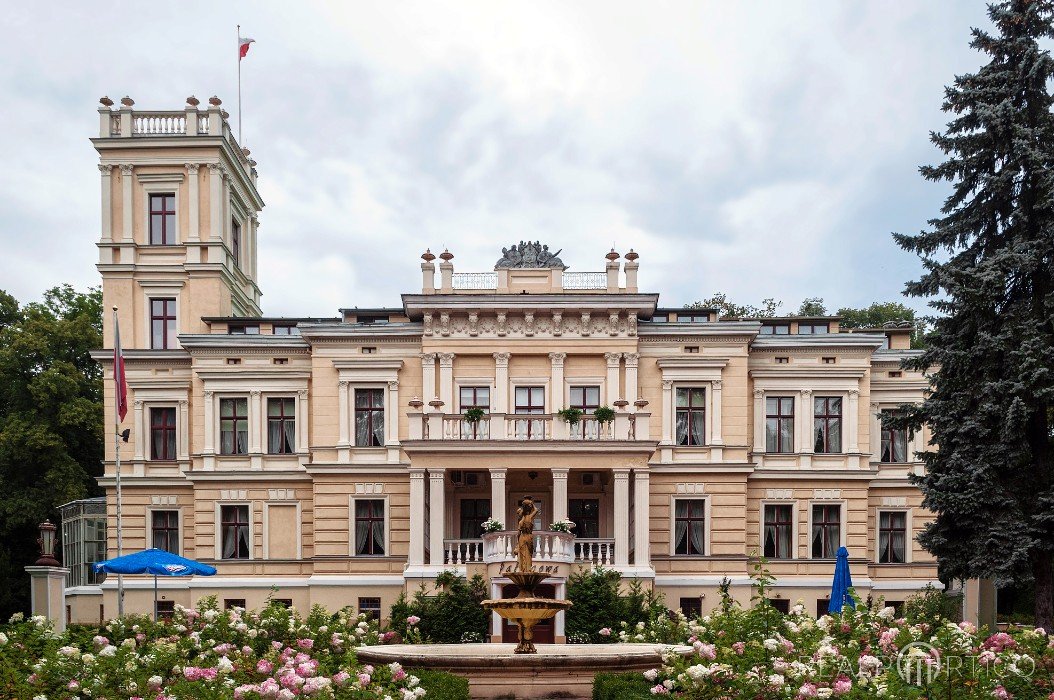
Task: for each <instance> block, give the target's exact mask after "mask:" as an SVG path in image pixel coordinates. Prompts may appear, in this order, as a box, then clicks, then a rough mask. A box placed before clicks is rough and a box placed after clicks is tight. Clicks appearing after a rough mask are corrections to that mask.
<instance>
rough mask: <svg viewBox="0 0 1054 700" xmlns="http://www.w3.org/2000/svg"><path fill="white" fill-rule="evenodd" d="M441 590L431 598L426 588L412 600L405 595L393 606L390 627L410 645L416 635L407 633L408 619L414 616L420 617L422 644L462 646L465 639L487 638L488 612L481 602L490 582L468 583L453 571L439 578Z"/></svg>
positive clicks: (477, 578) (475, 578)
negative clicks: (425, 642) (423, 642)
mask: <svg viewBox="0 0 1054 700" xmlns="http://www.w3.org/2000/svg"><path fill="white" fill-rule="evenodd" d="M436 585H437V586H439V587H441V590H440V591H439V592H437V593H436V594H435V595H428V594H427V592H426V590H425V587H424V586H423V585H422V586H421V588H420V589H419V590H418V591H417V592H416V593H414V596H413V599H412V600H407V599H406V596H405V595H400V596H399V599H398V600H396V601H395V603H394V604H393V605H392V610H391V627H392V629H393V630H394V631H396V632H398V633H399V635H400V636H401V637H402V638H403V639H404V640H405V641H407V642H410V641H414V640H415V638H416V635H415V634H414V633H413V631H412V630H408V626H407V624H406V618H408V617H409V616H411V615H415V616H417V617H419V618H421V621H420V623H418V625H417V630H418V631H419V632H420V638H421V640H423V641H427V642H433V643H437V644H459V643H461V642H462V641H464V640H466V639H475V640H478V641H484V640H486V639H487V622H488V620H489V619H490V615H489V613H488V612H487V611H486V610H485V609H484V608H483V606H482V605H481V603H482V602H483V601H484V600H485V599H486V597H487V582H486V581H484V579H483V577H482V576H480V575H478V574H477V575H476V576H473V577H472V578H471V579H469V580H467V581H466V580H465V577H464V576H458V575H457V574H454V573H453V572H450V571H444V572H442V573H441V574H440V575H439V576H437V577H436Z"/></svg>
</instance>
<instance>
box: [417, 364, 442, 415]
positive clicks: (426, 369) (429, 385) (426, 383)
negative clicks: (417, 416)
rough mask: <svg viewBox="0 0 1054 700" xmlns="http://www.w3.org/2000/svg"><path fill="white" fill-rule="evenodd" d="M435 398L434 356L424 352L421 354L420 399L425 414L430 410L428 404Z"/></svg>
mask: <svg viewBox="0 0 1054 700" xmlns="http://www.w3.org/2000/svg"><path fill="white" fill-rule="evenodd" d="M436 396H438V394H436V354H435V353H434V352H424V353H421V399H422V400H423V401H424V402H425V406H424V411H425V412H426V413H427V412H429V411H431V410H432V407H431V406H429V405H428V402H429V401H431V400H432V399H433V398H435V397H436Z"/></svg>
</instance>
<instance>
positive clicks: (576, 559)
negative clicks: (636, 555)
mask: <svg viewBox="0 0 1054 700" xmlns="http://www.w3.org/2000/svg"><path fill="white" fill-rule="evenodd" d="M517 536H518V533H517V532H516V531H515V530H504V531H502V532H491V533H487V534H486V535H483V537H482V539H480V538H477V539H457V540H444V541H443V550H444V551H443V563H444V564H449V565H455V566H464V565H466V564H502V563H505V562H514V561H516V538H517ZM534 560H535V561H536V562H538V563H540V564H585V565H589V566H612V565H613V564H614V563H615V540H614V539H612V538H606V537H605V538H588V539H587V538H577V537H575V536H574V535H570V534H568V533H565V532H550V531H548V530H545V531H538V532H535V533H534Z"/></svg>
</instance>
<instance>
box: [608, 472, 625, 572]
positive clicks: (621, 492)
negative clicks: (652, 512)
mask: <svg viewBox="0 0 1054 700" xmlns="http://www.w3.org/2000/svg"><path fill="white" fill-rule="evenodd" d="M611 472H612V474H613V475H614V477H615V493H614V499H615V506H614V508H615V512H614V516H615V517H614V523H615V566H628V565H629V469H621V468H619V469H612V470H611Z"/></svg>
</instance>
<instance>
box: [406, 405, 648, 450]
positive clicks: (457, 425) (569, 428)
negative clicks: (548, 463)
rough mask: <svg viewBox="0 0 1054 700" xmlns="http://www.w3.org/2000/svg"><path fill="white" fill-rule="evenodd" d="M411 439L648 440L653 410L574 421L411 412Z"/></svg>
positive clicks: (531, 416)
mask: <svg viewBox="0 0 1054 700" xmlns="http://www.w3.org/2000/svg"><path fill="white" fill-rule="evenodd" d="M408 417H409V419H410V439H411V440H454V441H474V442H478V441H492V440H515V441H524V442H527V441H531V442H533V441H551V440H567V441H572V442H584V443H589V442H612V441H647V440H648V439H649V436H650V423H651V414H650V413H626V412H620V413H616V414H615V420H613V421H611V422H609V423H601V422H599V421H597V420H596V419H595V418H591V417H583V418H582V420H580V421H579V422H578V423H577V424H575V425H570V424H568V423H567V422H566V421H564V420H562V419H561V418H560V417H559V416H558V415H555V414H551V413H548V414H537V413H536V414H529V415H528V414H515V413H490V414H487V415H485V416H484V417H483V418H482V419H481V420H479V421H477V422H471V421H467V420H465V417H464V416H463V415H461V414H457V413H415V412H411V413H409V414H408Z"/></svg>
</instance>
